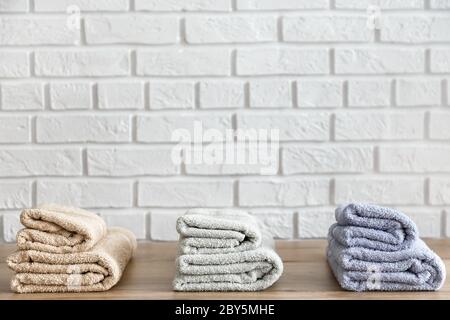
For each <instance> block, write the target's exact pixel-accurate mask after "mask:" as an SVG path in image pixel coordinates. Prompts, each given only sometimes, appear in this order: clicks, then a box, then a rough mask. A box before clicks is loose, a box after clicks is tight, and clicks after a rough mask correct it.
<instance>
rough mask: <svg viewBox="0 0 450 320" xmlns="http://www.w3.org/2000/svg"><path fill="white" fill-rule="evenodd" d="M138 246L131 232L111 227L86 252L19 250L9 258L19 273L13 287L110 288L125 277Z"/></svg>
mask: <svg viewBox="0 0 450 320" xmlns="http://www.w3.org/2000/svg"><path fill="white" fill-rule="evenodd" d="M135 249H136V238H135V236H134V234H133V233H132V232H130V231H128V230H126V229H122V228H111V229H109V230H108V232H107V234H106V236H105V237H104V238H103V239H101V240H100V241H99V242H98V243H97V244H96V245H95V246H94V247H93V248H92V249H90V250H88V251H86V252H76V253H65V254H59V253H49V252H42V251H36V250H21V251H17V252H15V253H13V254H12V255H10V256H9V257H8V258H7V264H8V266H9V267H10V268H11V269H12V270H14V271H15V272H17V274H16V275H14V277H13V279H12V280H11V289H12V290H13V291H15V292H19V293H34V292H50V293H56V292H90V291H105V290H109V289H110V288H111V287H113V286H114V285H115V284H116V283H117V282H118V281H119V280H120V278H121V277H122V274H123V271H124V270H125V267H126V265H127V263H128V261H129V260H130V259H131V257H132V255H133V253H134V251H135Z"/></svg>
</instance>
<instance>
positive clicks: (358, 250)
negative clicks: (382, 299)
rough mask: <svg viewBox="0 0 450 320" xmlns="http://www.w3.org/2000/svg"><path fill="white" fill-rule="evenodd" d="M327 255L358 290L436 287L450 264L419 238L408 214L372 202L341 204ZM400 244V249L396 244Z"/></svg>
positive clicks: (348, 285)
mask: <svg viewBox="0 0 450 320" xmlns="http://www.w3.org/2000/svg"><path fill="white" fill-rule="evenodd" d="M336 220H337V224H334V225H332V226H331V227H330V231H329V235H328V241H329V244H328V248H327V258H328V263H329V265H330V267H331V269H332V270H333V273H334V275H335V277H336V279H337V280H338V282H339V284H340V285H341V287H342V288H344V289H346V290H352V291H371V290H378V291H423V290H427V291H431V290H438V289H440V288H441V287H442V285H443V283H444V281H445V275H446V271H445V265H444V263H443V262H442V260H441V259H440V258H439V257H438V256H437V255H436V254H435V253H434V252H433V251H432V250H431V249H430V248H428V247H427V245H426V244H425V243H424V242H423V241H422V240H420V239H419V238H418V233H417V227H416V226H415V224H414V222H412V221H411V220H410V219H409V218H408V217H407V216H406V215H404V214H403V213H401V212H399V211H396V210H393V209H389V208H383V207H378V206H375V205H368V204H354V203H352V204H349V205H347V206H345V207H340V208H337V209H336ZM395 248H398V249H395Z"/></svg>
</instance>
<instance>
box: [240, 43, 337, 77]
mask: <svg viewBox="0 0 450 320" xmlns="http://www.w3.org/2000/svg"><path fill="white" fill-rule="evenodd" d="M236 65H237V67H236V68H237V74H238V75H255V76H256V75H303V74H326V73H328V72H329V57H328V52H327V50H326V49H297V48H283V49H278V48H256V49H240V50H238V51H237V57H236Z"/></svg>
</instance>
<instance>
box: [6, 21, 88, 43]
mask: <svg viewBox="0 0 450 320" xmlns="http://www.w3.org/2000/svg"><path fill="white" fill-rule="evenodd" d="M66 21H67V19H66V18H55V17H45V18H41V17H26V18H21V17H1V18H0V45H35V44H42V45H43V44H49V45H56V44H60V45H64V44H65V45H67V44H75V43H78V42H79V40H80V31H79V30H77V29H76V28H70V29H69V28H68V26H67V22H66Z"/></svg>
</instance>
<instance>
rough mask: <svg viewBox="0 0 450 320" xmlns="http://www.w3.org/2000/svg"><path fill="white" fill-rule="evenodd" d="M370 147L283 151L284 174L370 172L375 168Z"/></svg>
mask: <svg viewBox="0 0 450 320" xmlns="http://www.w3.org/2000/svg"><path fill="white" fill-rule="evenodd" d="M372 153H373V151H372V148H370V147H347V146H345V147H337V146H336V147H335V146H329V147H297V146H290V147H285V148H283V149H282V155H281V158H282V169H283V173H284V174H296V173H334V172H368V171H371V170H372V168H373V157H372Z"/></svg>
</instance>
